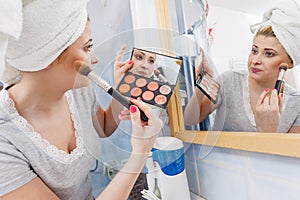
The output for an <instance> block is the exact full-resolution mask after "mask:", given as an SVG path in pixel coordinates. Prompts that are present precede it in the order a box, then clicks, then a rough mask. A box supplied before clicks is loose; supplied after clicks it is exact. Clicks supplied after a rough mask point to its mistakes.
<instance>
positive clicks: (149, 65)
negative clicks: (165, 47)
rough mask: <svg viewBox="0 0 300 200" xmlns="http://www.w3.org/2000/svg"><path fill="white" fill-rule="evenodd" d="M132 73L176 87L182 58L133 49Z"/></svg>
mask: <svg viewBox="0 0 300 200" xmlns="http://www.w3.org/2000/svg"><path fill="white" fill-rule="evenodd" d="M131 60H132V62H133V66H132V68H131V69H130V72H132V73H134V74H138V75H140V76H144V77H147V78H152V79H155V80H158V81H161V82H164V83H169V84H171V85H175V84H176V81H177V77H178V73H179V69H180V67H181V64H182V60H181V59H180V58H176V57H171V56H167V55H164V54H160V53H156V52H154V51H148V50H144V49H139V48H133V50H132V55H131Z"/></svg>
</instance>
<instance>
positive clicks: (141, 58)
mask: <svg viewBox="0 0 300 200" xmlns="http://www.w3.org/2000/svg"><path fill="white" fill-rule="evenodd" d="M134 57H135V58H136V59H137V60H143V56H142V55H140V54H135V55H134Z"/></svg>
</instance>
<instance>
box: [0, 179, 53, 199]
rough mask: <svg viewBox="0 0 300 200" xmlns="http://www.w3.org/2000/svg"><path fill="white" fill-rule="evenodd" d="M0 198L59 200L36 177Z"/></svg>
mask: <svg viewBox="0 0 300 200" xmlns="http://www.w3.org/2000/svg"><path fill="white" fill-rule="evenodd" d="M0 199H1V200H18V199H20V200H21V199H22V200H40V199H44V200H59V198H58V197H57V196H56V195H55V194H54V193H53V192H52V191H51V190H50V189H49V188H48V187H47V186H46V185H45V184H44V183H43V181H42V180H41V179H40V178H38V177H36V178H34V179H33V180H32V181H30V182H28V183H26V184H25V185H23V186H21V187H20V188H18V189H16V190H14V191H12V192H9V193H7V194H5V195H4V196H2V197H0Z"/></svg>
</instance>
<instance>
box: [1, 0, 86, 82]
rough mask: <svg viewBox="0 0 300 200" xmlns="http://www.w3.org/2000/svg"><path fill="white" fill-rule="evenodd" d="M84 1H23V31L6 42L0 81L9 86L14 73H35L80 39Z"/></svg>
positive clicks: (83, 23) (83, 22) (84, 8)
mask: <svg viewBox="0 0 300 200" xmlns="http://www.w3.org/2000/svg"><path fill="white" fill-rule="evenodd" d="M87 1H88V0H24V1H23V11H22V12H23V31H22V33H21V36H20V38H19V40H17V41H13V40H11V41H9V44H8V48H7V54H6V62H7V66H5V68H4V69H2V70H1V71H2V73H1V74H0V78H1V79H0V81H2V82H3V83H4V84H5V85H9V84H10V83H12V79H14V78H15V77H16V75H17V74H18V73H17V71H18V70H21V71H38V70H42V69H44V68H46V67H47V66H48V65H49V64H51V63H52V62H53V61H54V60H55V59H56V58H57V57H58V56H59V55H60V54H61V53H62V52H63V51H64V50H65V49H66V48H67V47H68V46H70V45H71V44H72V43H73V42H75V40H76V39H78V38H79V37H80V35H81V34H82V32H83V31H84V28H85V26H86V22H87V17H88V16H87Z"/></svg>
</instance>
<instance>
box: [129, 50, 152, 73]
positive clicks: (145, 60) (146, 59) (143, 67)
mask: <svg viewBox="0 0 300 200" xmlns="http://www.w3.org/2000/svg"><path fill="white" fill-rule="evenodd" d="M132 61H133V67H132V69H131V70H130V71H131V72H132V73H135V74H138V75H140V76H144V77H148V78H149V77H151V76H152V74H153V70H154V65H155V61H156V55H155V54H154V53H151V52H147V51H142V50H138V49H135V50H134V51H133V56H132Z"/></svg>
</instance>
